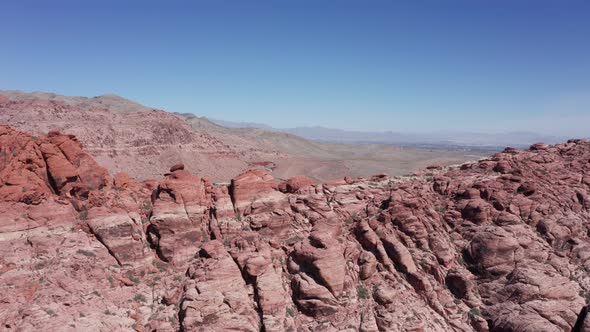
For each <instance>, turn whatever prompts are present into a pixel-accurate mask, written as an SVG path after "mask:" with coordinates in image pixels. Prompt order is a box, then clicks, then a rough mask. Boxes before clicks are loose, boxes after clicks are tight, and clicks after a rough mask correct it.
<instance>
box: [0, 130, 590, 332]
mask: <svg viewBox="0 0 590 332" xmlns="http://www.w3.org/2000/svg"><path fill="white" fill-rule="evenodd" d="M170 164H171V165H173V164H175V163H174V162H173V161H171V162H170ZM589 235H590V143H588V142H587V141H583V140H571V141H569V142H567V143H564V144H558V145H553V146H550V145H545V144H535V145H533V146H531V148H530V149H529V150H516V149H506V150H505V151H503V152H502V153H499V154H496V155H495V156H493V157H491V158H489V159H485V160H480V161H478V162H473V163H468V164H464V165H462V166H460V167H458V168H445V169H441V168H432V169H429V170H425V171H424V176H413V177H395V178H390V177H388V176H385V175H379V176H374V177H372V178H366V179H350V178H347V179H343V180H338V181H332V182H329V183H324V184H315V183H314V182H313V181H310V180H309V179H307V178H305V177H297V178H293V179H290V180H287V181H285V182H284V183H277V181H275V179H274V178H273V177H272V176H270V175H269V174H267V173H265V172H263V171H260V170H252V171H247V172H245V173H243V174H242V175H240V176H237V177H236V178H234V179H233V180H232V181H231V182H230V183H229V184H214V183H211V181H209V180H208V179H207V178H202V177H199V176H198V174H191V173H190V172H189V171H188V170H185V167H184V165H182V164H175V165H174V166H172V168H171V170H170V173H168V174H166V175H165V176H164V177H163V178H162V179H158V180H148V181H143V182H138V181H136V180H134V179H133V178H131V177H129V176H127V175H126V174H118V175H116V176H115V177H114V178H113V177H111V176H109V174H108V172H106V170H105V169H104V168H102V167H101V166H100V165H98V164H97V163H96V162H95V161H94V160H93V159H92V158H91V157H90V156H89V155H88V154H87V153H86V152H85V151H84V150H83V149H82V147H81V145H80V143H79V142H78V141H77V140H76V138H75V137H73V136H69V135H63V134H61V133H59V132H51V133H49V135H47V136H43V137H32V136H30V135H28V134H26V133H23V132H19V131H16V130H14V129H11V128H10V127H7V126H0V292H1V293H2V297H0V322H1V324H2V325H1V326H0V330H2V331H367V332H368V331H480V332H481V331H522V332H525V331H531V332H532V331H572V330H573V331H588V330H590V325H589V324H590V323H588V321H589V319H588V318H587V311H588V309H587V307H586V305H587V301H588V300H590V295H589V294H590V274H589V272H588V271H590V254H589V252H590V237H589Z"/></svg>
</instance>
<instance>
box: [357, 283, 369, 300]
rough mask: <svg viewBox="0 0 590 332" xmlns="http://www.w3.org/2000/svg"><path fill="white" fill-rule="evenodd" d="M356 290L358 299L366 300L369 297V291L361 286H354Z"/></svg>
mask: <svg viewBox="0 0 590 332" xmlns="http://www.w3.org/2000/svg"><path fill="white" fill-rule="evenodd" d="M356 292H357V294H358V296H359V299H363V300H366V299H368V298H369V291H368V290H367V289H366V288H365V287H363V286H358V287H357V288H356Z"/></svg>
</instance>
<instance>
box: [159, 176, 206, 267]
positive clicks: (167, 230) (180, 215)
mask: <svg viewBox="0 0 590 332" xmlns="http://www.w3.org/2000/svg"><path fill="white" fill-rule="evenodd" d="M209 187H210V184H209V183H208V182H207V180H205V179H201V178H199V177H197V176H194V175H192V174H191V173H190V172H189V171H187V170H184V169H175V170H173V171H172V172H171V173H170V174H169V175H167V176H166V177H165V178H164V179H163V180H162V181H160V184H159V185H158V187H157V188H156V190H155V191H154V193H153V195H152V204H153V210H152V215H151V218H150V225H149V226H148V236H149V239H150V242H151V243H152V244H153V245H154V246H155V247H156V248H157V250H158V255H159V256H160V257H161V258H162V259H163V260H165V261H166V262H172V263H173V264H175V265H186V264H187V262H188V261H189V260H190V259H191V258H192V257H194V256H195V255H196V253H197V251H198V248H199V247H200V246H201V244H202V243H205V242H207V241H208V240H209V209H210V207H211V196H210V193H209V191H210V188H209Z"/></svg>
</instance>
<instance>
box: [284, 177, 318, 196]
mask: <svg viewBox="0 0 590 332" xmlns="http://www.w3.org/2000/svg"><path fill="white" fill-rule="evenodd" d="M314 184H315V181H314V180H312V179H310V178H308V177H307V176H302V175H298V176H293V177H290V178H289V179H287V181H284V182H282V183H281V184H279V190H280V191H282V192H284V193H296V192H297V191H299V190H301V189H303V188H306V187H309V186H312V185H314Z"/></svg>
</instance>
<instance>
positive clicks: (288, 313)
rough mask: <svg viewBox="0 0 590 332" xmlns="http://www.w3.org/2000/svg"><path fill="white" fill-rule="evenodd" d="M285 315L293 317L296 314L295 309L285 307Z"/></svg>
mask: <svg viewBox="0 0 590 332" xmlns="http://www.w3.org/2000/svg"><path fill="white" fill-rule="evenodd" d="M287 315H289V316H291V317H293V318H295V316H297V311H295V310H293V308H290V307H287Z"/></svg>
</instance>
